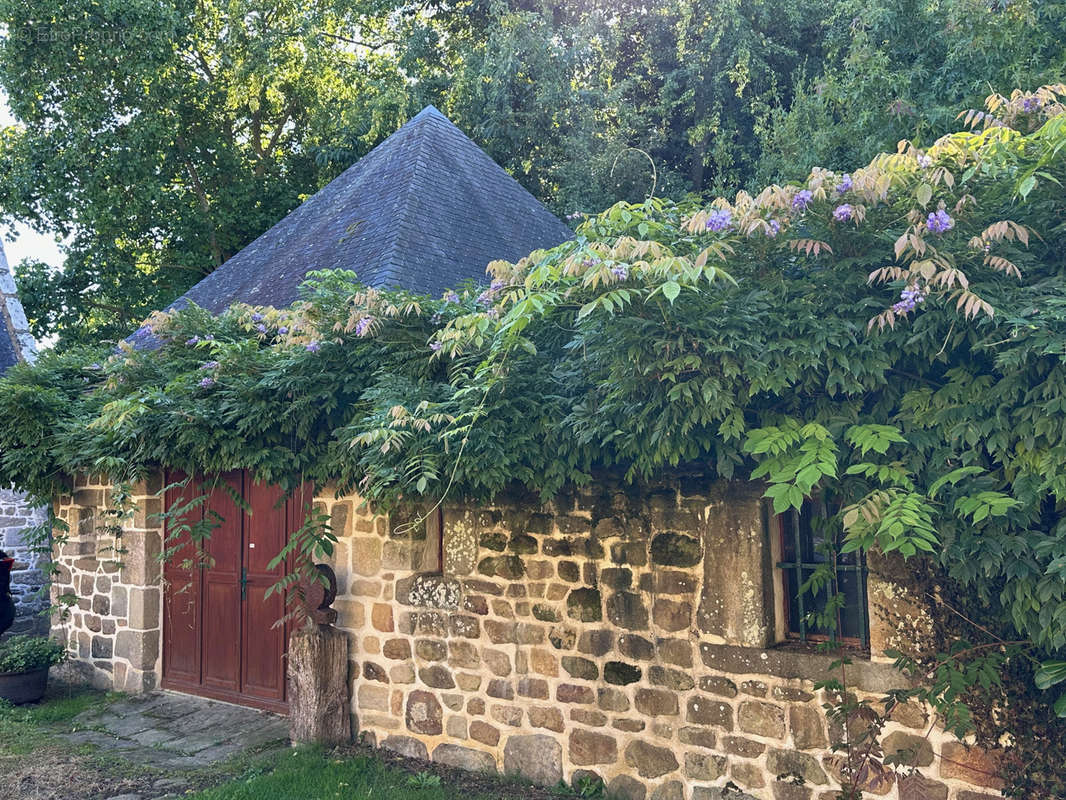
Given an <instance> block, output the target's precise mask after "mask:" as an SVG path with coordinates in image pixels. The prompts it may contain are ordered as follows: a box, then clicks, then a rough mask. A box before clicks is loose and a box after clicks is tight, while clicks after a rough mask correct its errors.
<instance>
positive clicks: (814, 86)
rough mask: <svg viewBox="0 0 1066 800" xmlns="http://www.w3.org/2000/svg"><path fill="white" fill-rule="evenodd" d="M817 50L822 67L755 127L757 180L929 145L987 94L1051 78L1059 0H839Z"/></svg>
mask: <svg viewBox="0 0 1066 800" xmlns="http://www.w3.org/2000/svg"><path fill="white" fill-rule="evenodd" d="M825 47H826V57H825V60H824V66H823V68H822V69H821V70H818V69H816V68H815V65H814V64H813V63H812V64H811V65H810V66H809V67H808V70H807V73H806V75H805V77H804V78H803V79H802V80H800V81H799V83H798V85H797V88H796V96H795V100H794V102H792V104H791V105H784V104H783V105H779V106H777V107H776V108H774V109H773V110H772V113H770V115H769V118H768V120H767V125H766V127H765V128H764V129H763V130H762V131H761V133H762V140H763V146H762V155H761V162H760V164H759V168H758V173H759V174H758V180H759V181H760V182H761V181H767V180H777V179H788V180H791V179H795V178H798V177H800V176H802V175H804V174H806V172H807V170H808V169H809V168H810V167H811V166H812V165H814V164H820V165H822V166H825V167H829V168H834V169H836V168H839V169H845V168H847V167H848V166H849V165H851V164H856V163H862V162H864V161H866V160H867V159H869V158H870V157H871V156H873V155H874V154H875V153H877V152H879V151H881V150H883V149H886V148H891V147H892V146H893V145H894V144H895V143H896V142H897V141H899V140H900V139H904V138H906V139H912V140H914V141H916V142H918V143H919V144H929V143H931V142H933V141H935V140H936V139H937V138H938V137H940V136H942V135H944V134H946V133H949V132H950V131H952V130H954V129H955V125H956V121H955V117H956V114H957V113H958V109H959V108H975V107H979V106H980V103H981V99H982V98H984V97H985V95H987V94H988V93H989V91H993V90H994V91H1006V90H1008V89H1010V88H1014V87H1021V88H1023V89H1034V88H1036V87H1038V86H1041V85H1043V84H1046V83H1054V82H1056V81H1059V80H1061V79H1062V76H1063V74H1064V70H1066V4H1064V3H1061V2H1034V1H1033V0H1014V1H1012V2H991V3H990V2H988V0H944V1H943V2H938V3H922V2H918V0H891V2H887V3H886V2H883V0H876V1H875V0H846V2H842V3H838V4H836V10H835V11H834V13H833V15H832V17H831V18H830V19H829V21H828V24H827V28H826V31H825Z"/></svg>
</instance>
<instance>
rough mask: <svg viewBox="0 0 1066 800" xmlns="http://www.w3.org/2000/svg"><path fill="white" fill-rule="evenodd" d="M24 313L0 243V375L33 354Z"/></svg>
mask: <svg viewBox="0 0 1066 800" xmlns="http://www.w3.org/2000/svg"><path fill="white" fill-rule="evenodd" d="M29 327H30V326H29V324H28V323H27V322H26V314H25V313H24V312H23V310H22V304H21V303H20V302H19V299H18V295H17V294H16V293H15V279H14V278H13V277H12V276H11V270H10V269H9V268H8V266H7V256H6V255H5V254H4V246H3V245H2V244H0V375H3V374H4V373H5V372H7V370H8V368H9V367H11V366H12V365H14V364H17V363H18V362H19V361H20V360H21V359H20V357H21V358H24V359H30V360H32V359H33V357H34V355H35V350H34V346H33V337H31V336H30V330H29Z"/></svg>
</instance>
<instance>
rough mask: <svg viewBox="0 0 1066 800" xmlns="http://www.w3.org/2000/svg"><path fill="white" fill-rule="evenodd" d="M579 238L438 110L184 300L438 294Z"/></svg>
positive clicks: (211, 305) (260, 301)
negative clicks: (325, 278) (347, 286)
mask: <svg viewBox="0 0 1066 800" xmlns="http://www.w3.org/2000/svg"><path fill="white" fill-rule="evenodd" d="M572 235H573V234H572V233H571V231H570V229H569V228H568V227H567V226H566V225H564V224H563V223H562V222H560V221H559V219H557V218H556V217H555V216H554V215H552V214H551V212H549V211H548V209H546V208H545V207H544V206H543V205H541V204H540V202H538V201H537V199H536V198H535V197H533V195H531V194H530V193H529V192H527V191H526V190H525V189H523V188H522V187H521V186H520V185H519V183H518V182H517V181H516V180H514V178H512V177H511V176H510V175H508V174H507V173H506V172H505V171H504V170H503V168H502V167H500V166H499V165H498V164H497V163H496V162H494V161H493V160H492V159H491V158H489V156H488V155H487V154H486V153H485V152H484V151H482V150H481V148H479V147H478V146H477V145H476V144H474V142H472V141H471V140H470V139H469V138H467V136H466V135H465V134H464V133H463V132H462V131H460V130H459V129H458V128H457V127H456V126H455V125H453V124H452V123H451V122H450V121H449V120H448V119H447V118H446V117H445V116H444V115H443V114H441V113H440V112H439V111H438V110H437V109H436V108H434V107H433V106H427V107H426V108H424V109H423V110H422V111H421V112H419V114H418V115H417V116H415V117H414V118H413V119H411V120H410V121H409V122H407V124H405V125H404V126H403V127H401V128H400V129H399V130H398V131H396V133H394V134H393V135H392V136H390V137H389V138H388V139H386V140H385V141H384V142H382V143H381V144H380V145H378V146H377V147H376V148H374V149H373V150H372V151H371V152H370V153H368V154H367V155H366V156H364V157H363V158H362V159H360V160H359V161H358V162H357V163H356V164H354V165H353V166H352V167H350V168H349V169H347V170H346V171H345V172H344V173H342V174H341V175H340V176H338V177H337V178H336V179H335V180H333V181H332V182H331V183H329V184H328V185H327V186H325V187H324V188H323V189H322V190H320V191H319V192H318V193H316V194H315V195H313V196H312V197H309V198H308V199H307V200H306V201H305V202H304V203H303V204H302V205H301V206H299V207H298V208H296V209H295V210H294V211H292V213H290V214H289V215H288V216H287V217H285V218H284V219H283V220H281V221H280V222H279V223H277V224H276V225H275V226H274V227H273V228H271V229H270V230H268V231H267V232H266V233H264V234H263V235H261V236H260V237H259V238H258V239H256V240H255V241H254V242H252V243H251V244H249V245H248V246H247V247H245V248H244V249H243V250H241V251H240V252H239V253H237V254H236V255H234V256H233V257H232V258H230V259H229V260H228V261H226V262H225V263H224V264H222V266H221V267H219V268H218V269H216V270H215V271H214V272H212V273H211V274H210V275H208V276H207V277H206V278H204V279H203V280H202V281H200V283H198V284H196V286H194V287H193V288H192V289H190V290H189V291H188V292H187V293H186V294H185V295H184V297H183V298H179V300H178V301H177V304H180V303H181V300H182V299H187V300H192V301H193V302H195V303H197V304H198V305H200V306H202V307H204V308H206V309H209V310H210V311H213V312H216V313H217V312H219V311H221V310H223V309H224V308H226V307H227V306H228V305H230V304H231V303H233V302H238V301H240V302H246V303H252V304H256V305H273V306H277V307H284V306H287V305H289V304H291V303H292V302H293V301H294V300H296V299H297V288H298V286H299V284H300V282H301V281H302V280H303V278H304V276H305V275H306V274H307V272H308V271H310V270H316V269H350V270H352V271H354V272H355V273H356V275H357V276H358V277H359V279H360V280H361V281H363V282H364V283H367V284H369V285H372V286H378V287H402V288H405V289H409V290H411V291H415V292H419V293H424V294H430V295H437V296H439V295H440V294H441V293H442V292H443V291H444V290H445V289H448V288H454V287H457V286H459V285H460V284H461V283H462V282H463V281H465V280H467V279H470V278H472V279H474V280H475V281H476V282H478V283H483V282H484V281H485V267H486V265H487V264H488V263H489V262H490V261H493V260H495V259H501V258H502V259H507V260H508V261H516V260H517V259H519V258H521V257H522V256H524V255H527V254H528V253H529V252H531V251H533V250H536V249H538V248H542V247H552V246H554V245H556V244H559V243H560V242H563V241H565V240H566V239H568V238H570V237H571V236H572Z"/></svg>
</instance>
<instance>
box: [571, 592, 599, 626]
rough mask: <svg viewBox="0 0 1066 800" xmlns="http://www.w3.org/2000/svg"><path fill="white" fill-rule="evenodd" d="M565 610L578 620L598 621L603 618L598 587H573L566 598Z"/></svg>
mask: <svg viewBox="0 0 1066 800" xmlns="http://www.w3.org/2000/svg"><path fill="white" fill-rule="evenodd" d="M566 612H567V613H568V614H569V615H570V616H571V617H572V618H573V619H576V620H578V621H580V622H599V621H600V620H601V619H603V598H602V597H601V596H600V590H599V589H592V588H588V587H585V588H581V589H574V590H573V591H572V592H570V596H569V597H567V598H566Z"/></svg>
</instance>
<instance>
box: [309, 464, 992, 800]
mask: <svg viewBox="0 0 1066 800" xmlns="http://www.w3.org/2000/svg"><path fill="white" fill-rule="evenodd" d="M760 494H761V487H757V486H754V485H751V484H740V483H726V482H722V483H718V484H714V485H706V484H703V483H700V482H694V481H680V482H678V483H677V484H675V485H673V486H668V487H659V488H655V489H650V490H647V491H645V492H633V491H612V490H609V489H604V488H599V489H595V490H591V491H585V492H581V493H578V494H574V495H569V496H564V497H561V498H559V499H558V500H557V501H556V502H553V503H551V504H548V505H546V506H542V505H540V504H539V503H538V502H537V501H535V500H534V499H533V498H510V499H508V500H506V501H501V502H500V503H498V504H496V505H494V506H492V507H482V508H465V509H463V508H454V509H453V508H449V509H448V510H447V512H446V514H445V540H444V574H443V576H432V575H425V574H421V573H420V572H419V570H420V569H422V568H423V565H421V564H420V563H419V560H420V557H421V554H422V552H424V550H425V547H424V539H423V538H422V537H423V536H424V533H423V531H422V530H420V529H419V530H417V531H416V532H414V533H412V531H411V529H410V526H409V525H408V524H406V523H399V524H398V523H397V522H395V521H394V522H393V523H392V525H385V524H383V520H381V519H380V518H375V517H374V516H373V515H372V514H371V513H370V512H369V511H368V510H367V509H365V508H364V509H360V508H359V506H358V502H357V501H353V500H352V499H346V498H340V499H337V498H330V497H322V498H320V500H321V502H322V503H323V505H324V506H326V507H328V509H329V511H330V512H331V514H332V518H333V523H334V530H335V531H336V532H337V533H338V534H340V535H341V537H342V538H341V546H340V547H339V548H338V549H337V553H336V559H335V567H336V570H337V573H338V578H339V580H340V587H341V596H340V597H339V599H338V601H337V603H336V604H335V607H336V608H337V610H338V612H339V615H340V619H339V621H338V626H340V627H341V628H342V629H344V630H346V631H347V632H348V634H349V635H350V637H351V653H352V654H353V658H354V661H353V663H352V664H351V665H350V676H349V677H350V680H351V687H352V697H353V714H354V725H353V729H356V730H360V731H362V732H363V733H364V734H365V735H367V736H369V737H371V738H372V739H373V740H374V741H376V742H377V744H379V745H381V746H383V747H387V748H390V749H392V750H395V751H398V752H401V753H404V754H407V755H411V756H417V757H420V758H432V759H433V760H435V761H440V762H443V763H446V764H452V765H458V766H461V767H465V768H469V769H475V770H490V771H500V772H504V773H510V772H519V773H522V774H524V775H526V776H527V777H530V778H533V779H534V780H536V781H537V782H540V783H544V784H554V783H556V782H557V781H559V780H565V781H568V782H576V781H580V779H581V778H582V777H585V776H588V777H592V776H596V777H598V778H601V779H603V780H604V781H605V782H606V783H607V785H608V788H609V790H610V791H611V792H613V793H615V794H616V795H617V796H618V797H620V798H632V799H634V800H643V799H644V798H650V799H651V800H712V799H716V798H719V797H734V798H738V797H740V798H742V797H749V798H750V797H755V798H768V799H769V798H774V800H807V799H808V798H812V799H815V800H829V799H830V798H834V800H835V798H836V792H835V788H836V787H838V785H839V784H838V783H837V779H838V778H839V775H840V763H839V758H838V757H837V756H836V755H834V753H833V752H832V751H831V749H830V744H831V741H833V740H834V739H835V738H838V737H839V732H838V731H834V730H833V729H832V727H831V726H829V725H827V723H826V717H825V711H824V709H823V708H822V704H823V703H825V702H827V700H828V699H829V698H827V697H826V696H825V693H824V692H820V691H816V690H815V689H814V683H815V682H816V681H819V680H824V679H826V678H827V677H829V667H830V663H831V659H830V658H829V657H828V656H824V655H820V654H817V653H814V652H812V651H810V650H798V651H797V650H796V649H795V648H791V649H790V648H776V647H769V646H770V645H772V644H774V641H775V638H776V636H777V634H776V632H775V631H776V630H777V628H778V626H777V625H776V613H777V612H776V610H775V609H776V604H777V602H778V599H777V598H776V595H775V590H774V585H773V584H774V568H773V560H772V549H773V548H772V546H771V542H770V536H769V534H768V528H767V519H766V509H765V508H764V506H763V502H762V501H761V499H760ZM870 592H871V595H872V596H873V597H875V598H877V597H881V598H884V597H891V596H896V597H898V596H899V595H900V593H901V591H900V587H898V586H894V585H892V584H890V583H888V582H887V581H886V580H884V579H882V578H879V577H878V576H877V575H872V576H871V578H870ZM871 625H872V628H873V630H872V631H871V633H872V637H873V640H874V642H875V643H876V642H883V641H887V640H889V639H891V638H892V631H889V630H886V629H885V622H884V621H882V620H880V619H878V618H877V617H876V615H875V616H874V618H873V619H872V622H871ZM875 647H876V644H875ZM886 662H887V659H885V658H883V657H881V658H879V657H878V656H877V654H876V653H875V657H874V658H873V659H864V658H856V659H855V664H854V666H852V667H850V668H849V672H848V682H849V684H850V686H851V687H852V689H853V691H854V692H855V693H856V694H857V696H859V697H876V696H878V695H877V693H878V692H881V691H884V690H886V689H889V688H893V687H896V686H899V685H901V683H902V679H901V676H900V675H899V674H898V673H896V672H895V671H894V670H893V669H892V668H891V666H890V665H889V664H888V663H886ZM887 732H888V737H887V739H886V745H887V746H888V747H889V748H890V749H902V750H908V751H913V752H915V753H916V754H917V760H916V763H917V765H918V766H919V767H920V768H921V772H922V773H923V775H924V776H925V777H924V778H921V779H919V778H914V779H912V780H910V781H908V782H907V783H906V785H904V786H895V785H886V786H882V787H878V788H877V790H875V791H872V792H871V794H872V795H885V796H890V797H898V798H903V799H904V800H906V799H907V798H917V797H919V796H924V797H928V798H939V799H940V800H984V798H991V797H992V796H993V795H994V791H993V787H995V786H997V785H998V784H997V781H996V779H995V778H994V777H993V776H992V774H991V773H992V772H993V771H994V765H993V763H992V761H991V758H990V756H989V755H988V754H985V753H982V752H979V751H976V750H968V749H966V748H965V747H964V746H963V745H961V744H957V743H953V742H952V740H951V739H950V737H947V736H945V735H944V734H943V733H941V732H939V731H937V730H932V731H931V732H930V728H929V719H928V717H927V714H926V712H925V711H924V710H923V709H920V708H904V709H901V710H900V711H899V712H898V713H896V714H895V715H894V719H893V721H892V722H891V723H890V725H889V727H888V729H887ZM927 732H928V733H929V735H928V737H927V736H926V734H927ZM919 783H923V784H924V786H923V787H922V789H923V793H922V794H919V793H918V788H919ZM729 786H732V787H735V788H736V789H737V793H736V794H731V793H729V792H728V791H726V787H729Z"/></svg>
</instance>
